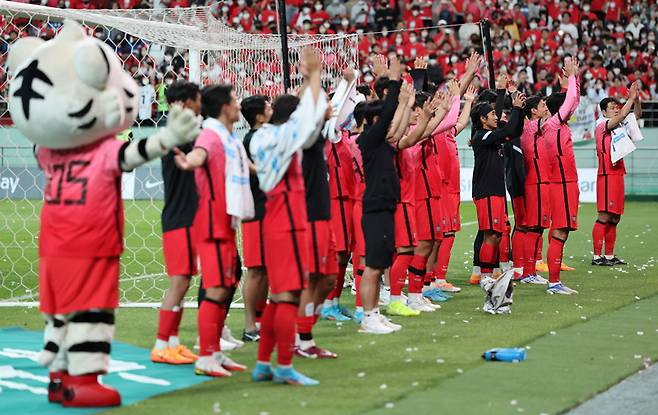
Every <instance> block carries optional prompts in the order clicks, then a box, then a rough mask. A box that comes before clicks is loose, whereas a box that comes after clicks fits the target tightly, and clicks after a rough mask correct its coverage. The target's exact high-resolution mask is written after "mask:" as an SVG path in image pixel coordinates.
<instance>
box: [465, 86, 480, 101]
mask: <svg viewBox="0 0 658 415" xmlns="http://www.w3.org/2000/svg"><path fill="white" fill-rule="evenodd" d="M476 97H477V89H475V87H474V86H473V85H471V86H469V87H468V89H467V90H466V93H464V100H466V101H470V102H473V101H475V98H476Z"/></svg>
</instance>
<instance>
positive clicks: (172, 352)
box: [151, 348, 196, 365]
mask: <svg viewBox="0 0 658 415" xmlns="http://www.w3.org/2000/svg"><path fill="white" fill-rule="evenodd" d="M195 361H196V359H190V358H188V357H185V356H182V355H180V354H178V352H177V351H176V349H172V348H167V349H164V350H159V349H153V350H151V362H153V363H165V364H168V365H189V364H191V363H194V362H195Z"/></svg>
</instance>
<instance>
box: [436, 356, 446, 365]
mask: <svg viewBox="0 0 658 415" xmlns="http://www.w3.org/2000/svg"><path fill="white" fill-rule="evenodd" d="M445 362H446V361H445V360H443V359H441V358H440V357H439V358H438V359H436V363H439V364H441V363H445Z"/></svg>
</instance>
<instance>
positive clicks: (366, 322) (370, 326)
mask: <svg viewBox="0 0 658 415" xmlns="http://www.w3.org/2000/svg"><path fill="white" fill-rule="evenodd" d="M394 331H395V330H393V328H391V327H388V325H385V324H384V323H383V322H382V321H381V320H380V319H379V318H378V317H376V316H370V317H369V318H368V317H366V316H363V319H362V320H361V326H360V327H359V333H367V334H390V333H393V332H394Z"/></svg>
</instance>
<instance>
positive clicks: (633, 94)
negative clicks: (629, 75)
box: [628, 81, 640, 101]
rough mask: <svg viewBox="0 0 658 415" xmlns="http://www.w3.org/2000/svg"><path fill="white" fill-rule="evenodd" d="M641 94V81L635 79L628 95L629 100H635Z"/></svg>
mask: <svg viewBox="0 0 658 415" xmlns="http://www.w3.org/2000/svg"><path fill="white" fill-rule="evenodd" d="M639 94H640V82H639V81H635V82H633V83H632V84H631V89H630V93H629V95H628V100H629V101H634V100H635V99H636V98H637V97H638V96H639Z"/></svg>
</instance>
